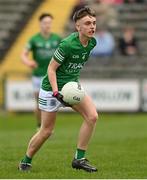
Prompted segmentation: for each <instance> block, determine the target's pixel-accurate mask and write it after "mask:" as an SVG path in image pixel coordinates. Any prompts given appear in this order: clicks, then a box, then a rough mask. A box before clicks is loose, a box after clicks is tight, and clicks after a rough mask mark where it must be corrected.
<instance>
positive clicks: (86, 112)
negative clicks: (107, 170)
mask: <svg viewBox="0 0 147 180" xmlns="http://www.w3.org/2000/svg"><path fill="white" fill-rule="evenodd" d="M73 20H74V22H75V26H76V29H77V32H75V33H72V34H71V35H69V36H68V37H67V38H65V39H64V40H62V41H61V43H60V44H59V47H58V48H57V49H56V51H55V53H54V55H53V58H52V60H51V62H50V64H49V66H48V73H47V74H46V76H45V77H44V78H43V81H42V87H41V89H40V93H39V108H40V109H41V118H42V119H41V120H42V124H41V128H40V130H39V131H38V132H37V133H36V134H35V135H34V136H33V137H32V139H31V140H30V142H29V145H28V149H27V151H26V155H25V157H24V158H23V159H22V161H21V162H20V164H19V170H21V171H28V170H30V168H31V167H32V165H31V161H32V158H33V156H34V155H35V154H36V152H37V151H38V150H39V148H40V147H41V146H42V145H43V143H44V142H45V141H46V140H47V139H48V137H49V136H50V135H51V134H52V131H53V129H54V126H55V120H56V114H57V111H58V109H59V108H60V107H65V106H69V104H67V103H65V102H64V101H63V96H62V95H61V94H60V91H61V88H62V87H63V85H64V84H66V83H67V82H69V81H76V82H78V81H79V76H80V71H81V69H82V68H83V66H84V65H85V63H86V62H87V60H88V57H89V55H90V52H91V50H92V49H93V48H94V47H95V45H96V40H95V39H94V38H93V35H94V33H95V30H96V15H95V12H94V11H93V10H92V9H90V8H89V7H84V8H82V9H80V10H78V11H77V12H75V14H74V16H73ZM71 108H73V109H74V110H75V111H77V112H78V113H79V114H80V115H81V116H82V117H83V119H84V120H83V123H82V126H81V128H80V132H79V137H78V142H77V149H76V152H75V156H74V159H73V161H72V168H75V169H82V170H85V171H87V172H95V171H97V168H96V167H94V166H92V165H90V164H89V161H88V160H87V159H86V158H85V152H86V150H87V148H88V143H89V140H90V138H91V136H92V134H93V131H94V129H95V126H96V121H97V118H98V114H97V111H96V108H95V105H94V104H93V102H92V100H91V98H90V97H89V96H88V95H87V94H86V95H85V97H84V99H83V100H82V102H80V103H79V104H77V105H73V106H72V107H71Z"/></svg>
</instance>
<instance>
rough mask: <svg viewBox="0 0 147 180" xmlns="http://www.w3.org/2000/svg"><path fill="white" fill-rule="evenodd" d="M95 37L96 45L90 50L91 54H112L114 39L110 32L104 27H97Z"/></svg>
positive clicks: (107, 55)
mask: <svg viewBox="0 0 147 180" xmlns="http://www.w3.org/2000/svg"><path fill="white" fill-rule="evenodd" d="M95 39H96V41H97V45H96V46H95V48H94V49H93V51H92V54H91V55H92V56H101V57H109V56H112V55H113V52H114V48H115V40H114V38H113V36H112V34H111V33H110V32H108V31H107V30H105V28H97V32H96V34H95Z"/></svg>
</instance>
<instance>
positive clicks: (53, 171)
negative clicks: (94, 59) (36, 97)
mask: <svg viewBox="0 0 147 180" xmlns="http://www.w3.org/2000/svg"><path fill="white" fill-rule="evenodd" d="M34 119H35V118H34V116H33V114H9V115H5V116H4V115H0V178H1V179H4V178H7V179H9V178H11V179H13V178H15V179H27V178H29V179H37V178H41V179H44V178H47V179H56V178H57V179H60V178H63V179H70V178H72V179H91V178H92V179H94V178H96V179H103V178H105V179H107V178H109V179H113V178H116V179H120V178H127V179H130V178H135V179H138V178H139V179H141V178H147V115H146V114H133V113H132V114H127V113H126V114H123V113H122V114H109V113H108V114H106V113H104V114H103V113H101V114H100V117H99V121H98V123H97V127H96V130H95V134H94V135H93V138H92V140H91V142H90V144H89V148H88V151H87V153H86V157H87V158H88V159H89V160H90V161H91V163H92V164H93V165H95V166H96V167H98V172H97V173H87V172H83V171H82V170H74V169H72V168H71V160H72V159H73V156H74V153H75V149H76V142H77V137H78V131H79V128H80V125H81V123H82V119H81V117H80V116H79V115H77V114H76V113H59V114H58V118H57V122H56V127H55V131H54V134H53V136H52V137H51V139H50V140H47V142H46V143H45V144H44V145H43V147H42V148H41V149H40V150H39V152H38V154H37V155H36V156H35V157H34V159H33V162H32V165H33V168H32V171H31V172H29V173H26V172H25V173H24V172H19V171H18V170H17V166H18V163H19V161H20V160H21V159H22V157H23V156H24V153H25V151H26V147H27V143H28V141H29V139H30V137H31V136H32V135H33V133H35V131H36V123H35V120H34Z"/></svg>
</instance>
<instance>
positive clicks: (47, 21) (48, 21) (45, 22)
mask: <svg viewBox="0 0 147 180" xmlns="http://www.w3.org/2000/svg"><path fill="white" fill-rule="evenodd" d="M51 26H52V18H50V17H44V18H43V19H42V20H41V22H40V29H41V32H43V33H45V34H48V33H50V31H51Z"/></svg>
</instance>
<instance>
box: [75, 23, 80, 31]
mask: <svg viewBox="0 0 147 180" xmlns="http://www.w3.org/2000/svg"><path fill="white" fill-rule="evenodd" d="M75 26H76V30H77V31H79V30H80V25H79V22H78V21H77V22H76V23H75Z"/></svg>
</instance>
